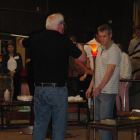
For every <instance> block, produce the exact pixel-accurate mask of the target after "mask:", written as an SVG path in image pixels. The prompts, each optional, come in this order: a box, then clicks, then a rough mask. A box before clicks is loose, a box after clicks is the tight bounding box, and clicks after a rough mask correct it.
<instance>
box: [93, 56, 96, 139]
mask: <svg viewBox="0 0 140 140" xmlns="http://www.w3.org/2000/svg"><path fill="white" fill-rule="evenodd" d="M95 59H96V56H93V60H94V89H95ZM93 100H94V107H93V112H94V113H93V120H94V121H95V97H94V98H93ZM93 140H96V135H95V129H94V139H93Z"/></svg>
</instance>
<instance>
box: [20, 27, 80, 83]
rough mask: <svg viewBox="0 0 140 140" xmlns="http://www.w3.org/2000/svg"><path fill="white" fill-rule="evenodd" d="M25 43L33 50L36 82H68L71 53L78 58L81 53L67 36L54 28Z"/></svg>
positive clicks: (24, 43) (24, 42) (32, 37)
mask: <svg viewBox="0 0 140 140" xmlns="http://www.w3.org/2000/svg"><path fill="white" fill-rule="evenodd" d="M23 45H25V47H26V46H29V47H30V48H31V50H32V60H33V71H34V79H35V82H47V83H66V81H67V76H68V63H69V55H72V56H73V57H76V58H77V57H79V56H80V54H81V51H80V50H79V49H78V48H77V47H75V46H74V44H73V43H72V42H71V41H70V40H69V39H68V38H67V37H65V36H64V35H62V34H60V33H59V32H57V31H53V30H45V31H43V32H41V33H38V34H36V35H34V36H31V37H30V38H29V39H28V41H26V40H24V41H23ZM73 50H74V51H73ZM77 52H78V53H77Z"/></svg>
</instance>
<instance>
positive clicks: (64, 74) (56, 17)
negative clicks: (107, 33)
mask: <svg viewBox="0 0 140 140" xmlns="http://www.w3.org/2000/svg"><path fill="white" fill-rule="evenodd" d="M64 26H65V23H64V17H63V15H62V14H60V13H56V14H52V15H50V16H48V18H47V20H46V30H45V31H43V32H40V33H37V34H35V35H33V36H30V37H29V38H26V39H23V40H20V41H19V45H20V46H21V47H26V48H30V49H31V52H32V56H31V57H32V60H33V75H34V81H35V94H34V115H35V121H34V132H33V140H45V138H46V131H47V127H48V123H49V121H50V118H51V116H52V127H53V129H52V140H64V139H65V134H66V126H67V108H68V92H67V87H66V84H67V78H68V66H69V56H72V57H74V58H75V59H77V60H79V61H81V62H85V61H86V52H85V51H84V49H83V47H82V46H81V45H78V47H76V45H74V44H73V42H72V41H71V40H70V39H69V38H68V37H66V36H64V35H63V33H64Z"/></svg>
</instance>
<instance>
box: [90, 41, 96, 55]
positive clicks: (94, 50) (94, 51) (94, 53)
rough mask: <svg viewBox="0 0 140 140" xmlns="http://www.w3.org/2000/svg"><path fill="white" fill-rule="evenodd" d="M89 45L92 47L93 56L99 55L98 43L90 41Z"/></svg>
mask: <svg viewBox="0 0 140 140" xmlns="http://www.w3.org/2000/svg"><path fill="white" fill-rule="evenodd" d="M89 46H90V47H91V48H92V55H93V57H96V55H97V44H96V43H89Z"/></svg>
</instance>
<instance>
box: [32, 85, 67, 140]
mask: <svg viewBox="0 0 140 140" xmlns="http://www.w3.org/2000/svg"><path fill="white" fill-rule="evenodd" d="M67 109H68V91H67V88H66V87H61V88H60V87H55V88H54V87H40V86H36V87H35V95H34V115H35V121H34V132H33V140H45V138H46V132H47V127H48V124H49V121H50V118H51V116H52V128H53V130H52V140H64V139H65V135H66V127H67Z"/></svg>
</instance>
